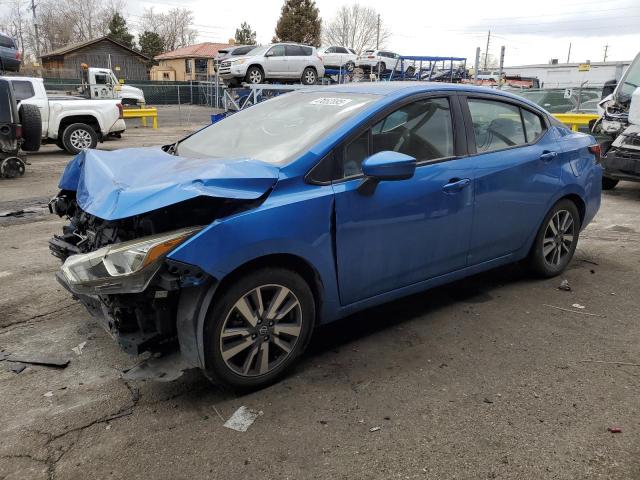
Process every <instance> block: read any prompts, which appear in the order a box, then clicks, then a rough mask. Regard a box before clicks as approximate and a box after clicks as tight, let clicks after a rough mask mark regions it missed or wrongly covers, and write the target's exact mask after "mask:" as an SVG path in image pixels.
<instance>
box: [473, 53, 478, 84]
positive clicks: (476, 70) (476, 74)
mask: <svg viewBox="0 0 640 480" xmlns="http://www.w3.org/2000/svg"><path fill="white" fill-rule="evenodd" d="M473 70H474V73H473V83H475V84H476V85H477V84H478V70H480V47H478V48H476V63H474V64H473Z"/></svg>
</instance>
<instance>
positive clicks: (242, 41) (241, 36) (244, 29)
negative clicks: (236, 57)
mask: <svg viewBox="0 0 640 480" xmlns="http://www.w3.org/2000/svg"><path fill="white" fill-rule="evenodd" d="M235 40H236V43H237V44H238V45H255V44H256V32H255V31H254V30H251V25H249V24H248V23H247V22H242V24H241V25H240V28H236V37H235Z"/></svg>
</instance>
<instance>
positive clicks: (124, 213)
mask: <svg viewBox="0 0 640 480" xmlns="http://www.w3.org/2000/svg"><path fill="white" fill-rule="evenodd" d="M278 172H279V169H278V168H277V167H275V166H273V165H269V164H267V163H264V162H260V161H257V160H249V159H229V160H220V159H211V158H185V157H178V156H175V155H171V154H168V153H166V152H164V151H163V150H161V149H160V148H158V147H153V148H128V149H123V150H116V151H113V152H107V151H101V150H84V151H82V152H81V153H79V154H78V155H76V156H75V157H74V158H73V160H71V161H70V162H69V163H68V164H67V166H66V168H65V170H64V172H63V173H62V177H61V178H60V183H59V185H58V186H59V188H60V189H62V190H74V191H75V192H76V201H77V202H78V205H79V206H80V208H82V209H83V210H84V211H85V212H88V213H90V214H92V215H95V216H96V217H99V218H102V219H104V220H118V219H121V218H126V217H131V216H133V215H139V214H141V213H145V212H150V211H152V210H157V209H158V208H162V207H166V206H169V205H173V204H175V203H178V202H182V201H185V200H189V199H191V198H195V197H198V196H202V195H205V196H209V197H220V198H236V199H240V200H254V199H256V198H259V197H261V196H262V195H263V194H264V193H265V192H267V191H268V190H269V189H271V188H272V187H273V185H275V183H276V181H277V179H278Z"/></svg>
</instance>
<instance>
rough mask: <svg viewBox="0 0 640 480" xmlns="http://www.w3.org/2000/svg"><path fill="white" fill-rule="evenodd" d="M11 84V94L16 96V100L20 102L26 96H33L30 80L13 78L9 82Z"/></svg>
mask: <svg viewBox="0 0 640 480" xmlns="http://www.w3.org/2000/svg"><path fill="white" fill-rule="evenodd" d="M11 83H12V84H13V94H14V96H15V97H16V102H21V101H22V100H26V99H27V98H31V97H34V96H35V94H36V92H34V90H33V85H32V84H31V82H26V81H24V80H13V81H12V82H11Z"/></svg>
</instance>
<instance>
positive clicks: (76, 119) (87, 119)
mask: <svg viewBox="0 0 640 480" xmlns="http://www.w3.org/2000/svg"><path fill="white" fill-rule="evenodd" d="M74 123H84V124H85V125H89V126H90V127H91V128H93V129H94V130H95V132H96V134H98V136H99V137H100V136H101V135H102V130H101V129H100V122H99V121H98V119H97V118H96V117H95V116H93V115H88V114H84V115H67V116H65V117H62V118H61V119H60V123H59V124H58V137H57V138H62V135H63V134H64V130H65V129H66V128H67V127H68V126H69V125H73V124H74Z"/></svg>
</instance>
